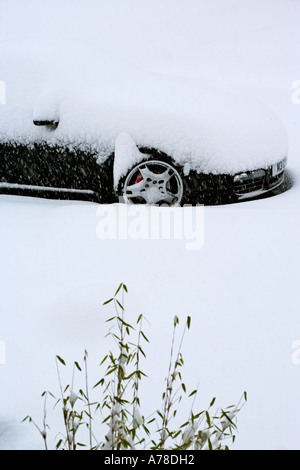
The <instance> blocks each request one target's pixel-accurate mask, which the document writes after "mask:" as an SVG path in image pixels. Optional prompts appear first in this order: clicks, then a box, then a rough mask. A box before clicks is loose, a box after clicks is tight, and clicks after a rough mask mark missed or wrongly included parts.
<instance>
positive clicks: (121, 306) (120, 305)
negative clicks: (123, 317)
mask: <svg viewBox="0 0 300 470" xmlns="http://www.w3.org/2000/svg"><path fill="white" fill-rule="evenodd" d="M116 302H117V304H118V305H119V307H120V308H121V309H122V310H123V311H124V310H125V309H124V307H123V305H122V304H120V302H119V301H118V299H116Z"/></svg>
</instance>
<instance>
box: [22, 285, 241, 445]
mask: <svg viewBox="0 0 300 470" xmlns="http://www.w3.org/2000/svg"><path fill="white" fill-rule="evenodd" d="M127 293H128V290H127V287H126V285H125V284H123V283H121V284H120V285H119V287H118V289H117V290H116V292H115V294H114V296H113V297H112V298H110V299H109V300H107V301H106V302H104V305H107V306H111V307H112V308H113V314H112V315H111V316H110V317H109V318H108V319H107V321H106V322H107V324H108V325H109V330H108V333H107V335H106V336H107V337H109V339H110V340H111V343H112V346H113V348H112V349H110V350H109V352H108V354H106V355H105V356H104V357H103V359H102V361H101V363H100V366H101V369H103V368H104V373H103V376H102V377H101V379H100V380H99V381H98V382H97V383H96V384H95V385H94V387H93V389H92V392H93V394H96V395H97V398H96V399H95V400H94V401H91V399H90V394H91V391H90V388H89V378H88V354H87V351H85V353H84V357H83V364H84V365H83V367H81V366H80V364H79V363H78V362H77V361H75V362H74V363H73V372H72V381H71V384H68V385H67V386H66V387H64V388H63V386H62V380H61V373H60V367H62V366H63V367H66V363H65V361H64V359H62V358H61V357H60V356H56V358H55V360H56V368H57V374H58V381H59V389H60V397H59V398H58V399H56V402H55V407H56V406H58V405H59V406H60V407H61V410H62V416H63V423H64V430H63V431H62V432H59V433H58V434H57V437H56V440H57V441H56V444H55V448H56V449H66V450H77V449H78V448H81V447H85V448H88V449H91V450H122V449H151V450H158V449H163V450H169V449H172V450H182V449H193V450H202V449H211V450H217V449H218V450H220V449H228V446H227V444H226V442H227V440H228V439H231V441H232V442H233V441H234V440H235V432H236V430H237V426H236V422H235V421H236V416H237V413H238V412H239V411H240V409H241V407H242V406H243V405H244V404H245V402H246V400H247V395H246V393H245V392H244V394H243V396H242V398H241V399H240V401H239V403H238V405H236V406H229V407H227V408H226V409H218V410H216V411H214V405H215V398H213V399H212V400H211V402H210V405H209V407H208V409H206V410H203V411H200V412H194V407H195V399H196V396H197V390H196V389H194V390H192V391H191V392H190V393H188V392H187V387H186V385H185V383H184V381H183V377H182V369H183V367H184V360H183V356H182V344H183V340H184V337H185V334H186V331H187V330H188V329H190V326H191V318H190V317H187V319H186V322H185V325H184V328H183V332H182V334H181V337H180V340H179V344H178V346H176V339H177V338H176V333H177V330H178V325H179V318H178V317H177V316H175V317H174V323H173V336H172V341H171V350H170V359H169V366H168V372H167V376H166V378H165V388H164V390H163V392H162V401H161V407H160V409H159V410H157V411H155V412H154V413H152V414H151V415H150V416H148V417H145V416H144V415H143V413H142V408H141V399H140V384H141V380H142V379H144V378H146V374H145V373H144V372H143V371H142V370H141V360H142V359H146V353H145V351H144V343H149V340H148V338H147V336H146V335H145V333H144V331H143V323H144V321H145V319H144V317H143V316H142V315H139V317H138V318H137V321H136V325H135V327H133V326H132V325H131V324H129V323H128V322H127V321H126V318H125V307H124V295H125V294H127ZM120 297H121V300H120ZM75 373H78V374H82V375H84V378H83V383H84V386H83V387H82V388H80V389H79V390H78V392H75V391H74V377H75ZM99 389H100V390H101V394H100V397H99V395H98V394H99ZM49 395H50V396H51V397H52V398H53V399H55V396H54V395H53V394H52V393H50V392H48V391H47V392H44V393H43V394H42V396H43V397H44V417H43V426H42V428H40V427H39V426H38V425H37V424H36V423H35V422H34V421H33V420H32V418H31V417H30V416H26V418H25V419H24V421H25V420H29V421H30V422H32V423H33V424H34V425H35V427H36V428H37V429H38V431H39V432H40V434H41V436H42V438H43V440H44V445H45V449H48V430H49V426H48V425H47V423H46V418H47V406H46V404H47V398H48V396H49ZM184 397H185V398H186V399H188V400H191V401H192V403H191V407H190V412H189V414H188V416H187V418H186V420H185V421H184V423H183V424H181V425H179V424H178V419H177V417H178V416H177V412H178V406H179V404H180V402H181V401H182V400H183V398H184ZM99 421H100V422H101V423H102V426H103V425H104V424H105V425H106V432H104V437H103V438H102V439H99V438H97V437H96V435H95V434H96V433H95V432H94V425H95V423H99ZM153 426H155V429H154V430H153ZM101 429H103V427H102V428H101ZM82 430H85V432H81V431H82ZM102 432H103V431H102ZM79 435H80V437H79Z"/></svg>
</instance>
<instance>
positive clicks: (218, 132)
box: [0, 40, 287, 174]
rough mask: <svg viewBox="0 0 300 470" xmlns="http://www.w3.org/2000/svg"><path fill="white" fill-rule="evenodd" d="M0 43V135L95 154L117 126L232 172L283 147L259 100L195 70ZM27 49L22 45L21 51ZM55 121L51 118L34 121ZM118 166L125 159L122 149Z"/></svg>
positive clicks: (211, 169)
mask: <svg viewBox="0 0 300 470" xmlns="http://www.w3.org/2000/svg"><path fill="white" fill-rule="evenodd" d="M27 42H28V44H27V49H26V50H27V53H26V54H24V52H22V51H20V50H19V49H18V48H17V47H16V48H15V50H14V48H13V46H12V44H10V47H9V49H8V50H7V51H6V50H5V48H2V50H1V53H0V61H1V62H0V63H1V78H2V80H3V81H4V82H5V85H6V103H5V104H3V105H1V106H0V142H1V143H8V142H9V143H15V144H26V145H31V144H32V143H33V142H45V143H47V144H49V145H59V146H67V147H69V148H71V149H72V148H74V149H75V148H79V149H81V150H84V151H87V152H93V153H95V154H97V156H98V159H99V162H100V163H101V162H102V161H104V160H105V159H106V158H107V157H108V156H109V155H110V154H112V153H113V152H114V150H115V143H116V139H117V138H118V136H119V135H120V134H122V133H126V134H128V135H130V136H131V138H132V139H133V140H134V142H135V143H136V144H137V146H138V147H147V148H155V149H157V150H159V151H162V152H164V153H166V154H167V155H169V156H171V157H172V158H173V159H174V160H175V161H176V162H178V163H180V164H183V165H186V166H188V167H189V168H194V169H196V170H197V171H199V172H203V173H223V174H226V173H227V174H233V173H236V172H239V171H245V170H252V169H256V168H261V167H266V166H269V165H271V164H273V163H275V162H277V161H279V160H281V159H282V158H284V157H286V155H287V137H286V133H285V129H284V128H283V126H282V124H281V122H280V121H279V120H278V118H277V117H276V116H275V115H274V113H273V112H271V111H270V110H269V109H266V108H265V107H264V106H263V105H262V104H261V103H257V102H256V101H255V100H254V99H252V97H251V96H244V95H243V94H242V93H241V92H238V91H237V90H224V89H220V87H215V86H212V85H211V84H208V83H206V82H205V81H204V80H201V79H192V78H191V79H189V78H180V77H171V76H166V75H161V74H157V73H153V72H149V71H146V70H144V69H139V68H138V67H136V66H134V65H132V64H130V63H128V62H126V61H124V60H122V59H120V58H118V57H114V56H111V55H109V54H107V53H106V52H105V51H103V50H101V49H98V52H97V55H96V56H95V51H94V50H93V51H89V52H88V51H86V50H85V51H83V50H81V49H80V47H78V48H77V47H76V45H74V44H73V45H72V47H71V46H70V45H69V49H68V50H65V53H64V54H62V55H61V56H60V57H59V58H55V57H54V56H53V53H52V52H51V49H49V50H43V53H42V54H41V50H40V48H39V46H38V45H37V44H36V43H32V44H31V43H30V40H28V41H27ZM28 51H30V52H28ZM43 120H49V121H55V122H59V125H58V127H56V128H55V127H54V128H53V127H51V126H35V125H34V123H33V121H43ZM122 155H123V157H122V158H123V162H122V164H121V165H119V166H118V168H119V169H120V173H124V172H125V171H126V169H127V168H129V166H130V164H131V159H130V156H129V157H128V161H126V152H123V153H122Z"/></svg>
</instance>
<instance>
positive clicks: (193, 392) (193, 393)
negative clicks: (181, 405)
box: [189, 390, 197, 397]
mask: <svg viewBox="0 0 300 470" xmlns="http://www.w3.org/2000/svg"><path fill="white" fill-rule="evenodd" d="M195 393H197V390H193V391H192V392H191V393H190V394H189V397H191V396H192V395H195Z"/></svg>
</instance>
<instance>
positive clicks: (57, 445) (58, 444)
mask: <svg viewBox="0 0 300 470" xmlns="http://www.w3.org/2000/svg"><path fill="white" fill-rule="evenodd" d="M61 443H62V439H60V440H59V441H58V443H57V444H56V449H59V447H60V446H61Z"/></svg>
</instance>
